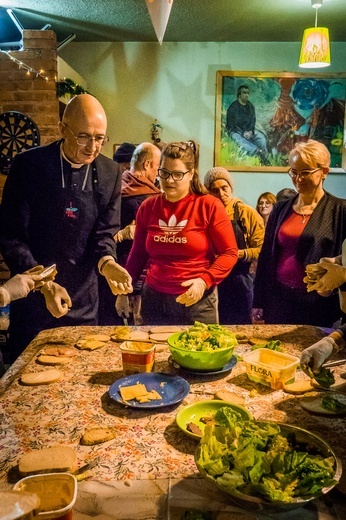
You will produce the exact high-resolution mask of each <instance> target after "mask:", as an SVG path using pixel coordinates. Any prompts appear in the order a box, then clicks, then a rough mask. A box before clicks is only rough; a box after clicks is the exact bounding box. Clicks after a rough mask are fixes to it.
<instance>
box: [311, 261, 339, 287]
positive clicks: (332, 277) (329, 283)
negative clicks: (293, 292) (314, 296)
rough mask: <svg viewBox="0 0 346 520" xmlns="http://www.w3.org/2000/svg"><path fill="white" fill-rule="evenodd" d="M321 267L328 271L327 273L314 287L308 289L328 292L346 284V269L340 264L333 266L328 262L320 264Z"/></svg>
mask: <svg viewBox="0 0 346 520" xmlns="http://www.w3.org/2000/svg"><path fill="white" fill-rule="evenodd" d="M320 263H321V267H323V269H326V271H327V272H326V273H324V275H323V276H322V277H321V278H320V279H319V280H318V281H317V282H316V283H315V284H313V285H311V286H310V287H309V288H308V292H310V291H318V292H326V291H333V290H334V289H337V288H338V287H340V285H342V284H343V283H345V282H346V267H343V266H342V265H339V264H335V263H334V264H332V263H329V262H326V261H323V262H320Z"/></svg>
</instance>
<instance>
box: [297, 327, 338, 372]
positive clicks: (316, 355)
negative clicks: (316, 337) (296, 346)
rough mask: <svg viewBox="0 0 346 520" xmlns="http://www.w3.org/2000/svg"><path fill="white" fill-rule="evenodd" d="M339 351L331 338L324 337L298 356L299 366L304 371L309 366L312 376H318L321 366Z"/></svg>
mask: <svg viewBox="0 0 346 520" xmlns="http://www.w3.org/2000/svg"><path fill="white" fill-rule="evenodd" d="M338 350H339V349H338V347H337V344H336V343H335V341H334V340H333V338H331V337H329V336H326V337H325V338H323V339H320V341H317V343H314V344H313V345H311V347H308V348H306V349H304V350H303V352H302V353H301V356H300V366H301V367H302V369H303V370H304V368H305V367H307V366H309V367H310V368H312V371H313V373H314V374H318V373H319V371H320V369H321V365H322V364H323V363H324V362H325V361H326V359H328V358H329V357H330V356H331V355H332V354H333V353H334V352H337V351H338Z"/></svg>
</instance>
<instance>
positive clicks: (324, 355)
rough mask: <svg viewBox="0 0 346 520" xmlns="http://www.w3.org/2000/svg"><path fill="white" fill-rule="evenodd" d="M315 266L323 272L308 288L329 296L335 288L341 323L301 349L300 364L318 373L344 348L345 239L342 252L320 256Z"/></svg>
mask: <svg viewBox="0 0 346 520" xmlns="http://www.w3.org/2000/svg"><path fill="white" fill-rule="evenodd" d="M317 266H319V267H321V268H323V269H324V270H325V272H324V274H323V275H322V276H321V277H320V278H319V279H318V280H316V282H315V283H314V284H313V285H311V286H310V287H309V288H308V291H317V292H319V293H320V294H323V295H325V296H329V295H330V294H332V292H333V291H335V290H336V289H337V290H338V293H339V303H340V309H341V315H342V317H341V325H340V326H337V327H336V330H335V331H333V332H331V333H330V334H329V335H328V336H326V337H325V338H322V339H321V340H319V341H317V342H316V343H314V344H313V345H311V346H310V347H308V348H306V349H304V350H303V352H302V353H301V357H300V364H301V365H302V366H309V367H310V368H312V371H313V372H314V373H318V372H319V371H320V369H321V365H322V364H323V363H324V362H325V361H327V360H328V359H329V358H330V357H332V356H333V355H334V354H336V353H337V352H339V351H340V350H342V349H344V348H345V337H346V336H345V334H346V240H344V242H343V244H342V254H341V255H339V256H337V257H333V258H321V259H320V261H319V263H318V264H317Z"/></svg>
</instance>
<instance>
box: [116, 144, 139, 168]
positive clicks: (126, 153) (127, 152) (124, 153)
mask: <svg viewBox="0 0 346 520" xmlns="http://www.w3.org/2000/svg"><path fill="white" fill-rule="evenodd" d="M135 149H136V147H135V145H134V144H131V143H123V144H121V145H120V146H119V148H118V149H117V151H116V152H115V154H114V155H113V160H114V161H116V162H118V163H123V162H130V161H131V157H132V154H133V152H134V151H135Z"/></svg>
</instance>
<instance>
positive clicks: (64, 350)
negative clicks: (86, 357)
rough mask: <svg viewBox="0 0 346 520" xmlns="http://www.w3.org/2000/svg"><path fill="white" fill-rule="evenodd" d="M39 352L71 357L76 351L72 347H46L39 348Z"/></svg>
mask: <svg viewBox="0 0 346 520" xmlns="http://www.w3.org/2000/svg"><path fill="white" fill-rule="evenodd" d="M41 354H46V355H47V356H55V357H60V356H62V357H73V356H76V355H77V352H76V349H75V348H72V347H47V348H44V349H42V350H41Z"/></svg>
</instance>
